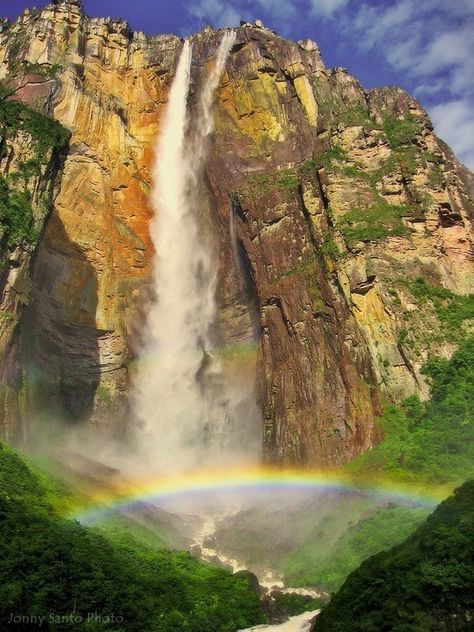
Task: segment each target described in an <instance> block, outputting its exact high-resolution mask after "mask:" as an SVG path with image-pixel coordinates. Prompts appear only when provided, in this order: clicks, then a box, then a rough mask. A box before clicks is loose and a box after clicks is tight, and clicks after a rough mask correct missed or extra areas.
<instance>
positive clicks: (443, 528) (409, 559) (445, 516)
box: [315, 481, 474, 632]
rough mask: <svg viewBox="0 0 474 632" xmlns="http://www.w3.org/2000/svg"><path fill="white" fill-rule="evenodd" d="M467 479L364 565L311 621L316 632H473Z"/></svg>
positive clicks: (473, 519) (472, 520) (471, 500)
mask: <svg viewBox="0 0 474 632" xmlns="http://www.w3.org/2000/svg"><path fill="white" fill-rule="evenodd" d="M473 534H474V481H469V482H467V483H465V484H464V485H463V486H462V487H460V488H459V489H457V490H456V491H455V493H454V495H453V496H451V497H450V498H448V499H447V500H445V501H444V502H443V503H441V505H439V507H438V508H437V509H436V510H435V512H434V513H433V514H432V515H431V516H430V517H429V518H428V519H427V520H426V521H425V522H424V523H423V524H422V525H421V526H420V527H419V528H418V530H417V531H416V532H415V533H414V534H412V535H411V536H410V537H409V538H408V539H407V540H406V541H405V542H403V543H402V544H399V545H398V546H395V547H394V548H392V549H391V550H389V551H387V552H384V553H379V554H378V555H375V556H374V557H371V558H370V559H368V560H367V561H365V562H364V563H363V564H362V566H361V567H360V568H359V569H357V570H356V571H355V572H354V573H352V575H350V576H349V577H348V579H347V580H346V582H345V583H344V585H343V586H342V588H341V589H340V590H339V592H338V593H337V594H336V595H335V596H334V597H333V598H332V600H331V602H330V604H329V605H328V606H327V608H325V609H324V610H323V612H322V614H321V615H320V617H319V618H318V619H317V622H316V627H315V631H316V632H346V631H347V630H351V632H352V631H354V632H357V631H361V632H362V631H364V632H376V631H377V632H378V631H381V632H382V631H384V630H386V631H387V632H388V631H391V632H436V631H439V632H441V631H445V630H453V631H454V630H456V631H459V632H463V631H466V632H467V630H472V612H473V609H474V591H473V590H472V588H473V584H472V578H473V576H474V538H473Z"/></svg>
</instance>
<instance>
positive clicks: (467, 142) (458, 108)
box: [430, 99, 474, 170]
mask: <svg viewBox="0 0 474 632" xmlns="http://www.w3.org/2000/svg"><path fill="white" fill-rule="evenodd" d="M430 114H431V118H432V119H433V123H434V126H435V132H436V133H437V134H438V136H440V137H441V138H442V139H443V140H445V141H446V142H447V143H448V145H450V146H451V147H453V148H455V150H456V153H457V154H458V156H459V158H460V159H461V161H462V162H463V163H464V164H465V165H466V166H467V167H469V169H471V170H474V141H473V139H474V110H473V108H472V105H471V104H470V103H469V101H467V100H466V99H459V100H457V101H450V102H448V103H441V104H440V105H435V106H434V107H432V108H430Z"/></svg>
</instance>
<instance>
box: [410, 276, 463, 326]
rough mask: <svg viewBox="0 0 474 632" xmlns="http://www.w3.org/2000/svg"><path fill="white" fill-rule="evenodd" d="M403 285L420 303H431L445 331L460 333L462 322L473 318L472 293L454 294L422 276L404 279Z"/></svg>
mask: <svg viewBox="0 0 474 632" xmlns="http://www.w3.org/2000/svg"><path fill="white" fill-rule="evenodd" d="M403 286H404V287H405V288H406V289H407V290H408V291H409V292H410V293H411V294H412V295H413V296H414V298H415V299H416V300H417V301H418V302H419V303H420V304H421V305H426V304H427V303H431V304H432V305H433V307H434V309H435V310H436V314H437V316H438V318H439V320H440V321H441V322H442V324H443V326H444V327H445V328H446V329H447V331H448V332H449V333H451V334H453V335H454V337H456V334H459V333H462V331H463V330H462V328H461V326H462V324H463V323H464V322H465V321H468V320H472V319H474V295H473V294H467V295H459V294H454V292H451V291H450V290H447V289H446V288H443V287H441V286H439V285H432V284H430V283H427V281H426V280H425V279H423V278H418V279H416V280H415V281H404V282H403Z"/></svg>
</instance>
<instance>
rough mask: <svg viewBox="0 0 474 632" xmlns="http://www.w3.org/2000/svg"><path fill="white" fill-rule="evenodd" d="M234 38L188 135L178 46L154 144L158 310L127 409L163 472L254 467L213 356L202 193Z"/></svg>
mask: <svg viewBox="0 0 474 632" xmlns="http://www.w3.org/2000/svg"><path fill="white" fill-rule="evenodd" d="M234 39H235V33H234V32H232V31H230V32H226V33H225V35H224V37H223V39H222V42H221V44H220V46H219V49H218V52H217V57H216V60H215V63H214V66H213V68H212V70H211V71H210V72H209V74H208V76H207V77H206V78H205V80H204V84H203V86H202V88H201V92H200V97H199V102H198V104H197V112H195V113H194V116H195V117H196V116H197V119H195V120H193V121H192V122H193V125H192V126H191V125H190V120H189V117H188V106H187V100H188V95H189V88H190V77H191V61H192V45H191V44H190V43H189V41H186V42H185V44H184V47H183V50H182V53H181V56H180V60H179V64H178V68H177V72H176V76H175V78H174V81H173V85H172V87H171V91H170V95H169V102H168V105H167V109H166V113H165V115H164V121H163V123H162V128H161V132H160V135H159V138H158V141H157V149H156V156H157V157H156V163H155V166H154V171H153V178H154V189H153V194H152V203H153V208H154V211H155V218H154V220H153V222H152V226H151V233H152V238H153V242H154V245H155V249H156V256H155V261H154V286H155V290H156V302H155V303H154V304H153V305H152V306H151V308H150V311H149V314H148V321H147V330H146V335H145V337H144V342H145V345H144V348H143V350H142V359H143V360H144V361H143V362H141V363H140V365H139V369H138V371H137V375H136V379H135V400H134V405H135V414H136V416H137V417H138V419H139V421H140V422H141V426H142V429H141V433H142V434H141V436H142V446H141V448H142V451H144V452H145V454H146V455H147V456H148V457H149V458H150V459H152V461H153V465H154V466H155V467H156V468H157V469H159V470H160V471H166V472H172V471H181V470H184V469H191V468H193V467H197V466H199V465H206V466H209V465H211V466H212V465H217V464H219V463H222V462H225V463H228V462H229V460H235V461H237V460H238V461H239V462H241V461H242V460H246V461H247V462H248V461H249V460H251V461H254V460H256V459H258V452H259V441H258V438H257V440H254V441H250V442H249V438H248V437H246V436H242V435H245V432H246V431H245V428H246V426H247V425H248V415H256V414H257V413H256V406H255V404H253V405H252V399H254V398H252V393H249V392H248V388H247V392H238V389H237V390H236V389H235V386H232V385H231V384H230V383H229V381H228V380H227V379H226V374H225V370H224V369H223V366H222V363H221V361H220V360H219V359H218V354H217V353H216V341H215V330H216V320H217V307H216V297H215V294H216V282H217V277H216V269H217V265H216V261H215V257H214V252H213V247H212V240H211V239H210V238H209V235H207V234H206V230H205V225H206V222H205V221H204V217H203V215H204V214H205V213H204V211H203V208H204V207H205V204H202V202H203V200H202V196H201V195H200V194H199V191H200V190H202V186H201V185H202V179H203V174H204V168H205V165H206V160H207V156H208V149H209V140H210V137H211V134H212V131H213V129H214V120H213V112H212V109H213V103H214V96H215V91H216V89H217V87H218V84H219V81H220V78H221V75H222V72H223V70H224V66H225V63H226V60H227V57H228V54H229V51H230V48H231V46H232V44H233V42H234ZM207 232H208V231H207ZM244 391H245V389H244ZM249 402H250V403H249ZM242 416H245V417H247V419H242ZM254 426H255V428H256V429H257V428H258V417H256V418H255V420H254ZM255 434H256V435H258V430H257V431H256V433H255ZM147 460H148V459H147Z"/></svg>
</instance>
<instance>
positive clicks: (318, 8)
mask: <svg viewBox="0 0 474 632" xmlns="http://www.w3.org/2000/svg"><path fill="white" fill-rule="evenodd" d="M348 2H349V0H311V2H310V4H311V10H312V13H313V14H314V15H317V16H323V17H329V16H332V15H333V14H334V13H335V12H336V11H338V10H339V9H342V7H344V6H346V4H347V3H348Z"/></svg>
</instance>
